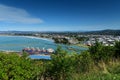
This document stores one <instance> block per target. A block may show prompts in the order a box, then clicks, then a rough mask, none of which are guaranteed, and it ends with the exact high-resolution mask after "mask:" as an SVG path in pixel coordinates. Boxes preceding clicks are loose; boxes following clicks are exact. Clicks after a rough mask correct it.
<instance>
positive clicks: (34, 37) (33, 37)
mask: <svg viewBox="0 0 120 80" xmlns="http://www.w3.org/2000/svg"><path fill="white" fill-rule="evenodd" d="M0 36H7V37H25V38H31V39H41V40H46V41H51V42H54V40H53V39H50V38H43V37H37V36H19V35H0Z"/></svg>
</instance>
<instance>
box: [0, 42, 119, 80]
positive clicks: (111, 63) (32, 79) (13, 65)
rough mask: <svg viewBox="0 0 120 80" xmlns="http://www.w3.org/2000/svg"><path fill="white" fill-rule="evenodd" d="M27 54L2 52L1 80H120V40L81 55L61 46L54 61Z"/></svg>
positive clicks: (0, 54) (99, 45)
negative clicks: (32, 58)
mask: <svg viewBox="0 0 120 80" xmlns="http://www.w3.org/2000/svg"><path fill="white" fill-rule="evenodd" d="M27 56H28V55H26V54H25V53H24V54H23V56H18V55H17V54H15V53H10V54H6V53H3V52H1V53H0V80H120V42H116V44H115V46H112V47H111V46H103V45H102V44H100V43H96V44H95V45H94V46H91V47H90V48H89V49H88V50H87V51H83V52H82V53H80V54H77V53H73V54H69V52H67V51H65V50H63V49H62V48H61V47H58V48H57V50H56V52H55V54H52V56H51V60H31V59H29V58H28V57H27Z"/></svg>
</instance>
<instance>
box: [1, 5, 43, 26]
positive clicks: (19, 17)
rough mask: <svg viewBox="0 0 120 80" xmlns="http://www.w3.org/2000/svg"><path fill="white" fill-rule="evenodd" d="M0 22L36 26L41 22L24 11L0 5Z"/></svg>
mask: <svg viewBox="0 0 120 80" xmlns="http://www.w3.org/2000/svg"><path fill="white" fill-rule="evenodd" d="M0 21H3V22H8V23H25V24H26V23H27V24H36V23H42V22H43V21H42V20H41V19H39V18H34V17H32V16H31V15H30V14H29V13H28V12H27V11H26V10H24V9H20V8H15V7H10V6H6V5H2V4H0Z"/></svg>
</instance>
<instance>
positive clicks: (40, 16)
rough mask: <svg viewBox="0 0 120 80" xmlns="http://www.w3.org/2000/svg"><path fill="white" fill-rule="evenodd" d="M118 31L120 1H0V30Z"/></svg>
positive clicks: (119, 26) (119, 25)
mask: <svg viewBox="0 0 120 80" xmlns="http://www.w3.org/2000/svg"><path fill="white" fill-rule="evenodd" d="M103 29H120V0H0V31H8V30H16V31H92V30H103Z"/></svg>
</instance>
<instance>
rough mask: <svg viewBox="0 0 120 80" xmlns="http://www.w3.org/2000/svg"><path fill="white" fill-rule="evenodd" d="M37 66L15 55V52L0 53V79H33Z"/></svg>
mask: <svg viewBox="0 0 120 80" xmlns="http://www.w3.org/2000/svg"><path fill="white" fill-rule="evenodd" d="M39 71H40V70H39V68H37V66H35V65H34V63H32V62H31V60H30V59H25V58H22V57H20V56H18V55H17V53H10V54H6V53H0V80H30V79H34V78H35V76H36V74H37V72H39Z"/></svg>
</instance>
